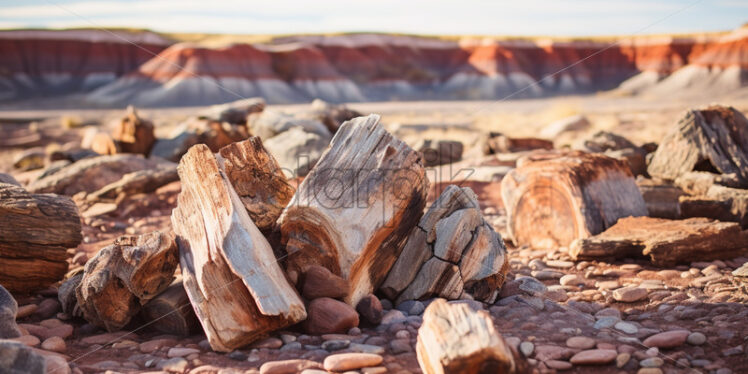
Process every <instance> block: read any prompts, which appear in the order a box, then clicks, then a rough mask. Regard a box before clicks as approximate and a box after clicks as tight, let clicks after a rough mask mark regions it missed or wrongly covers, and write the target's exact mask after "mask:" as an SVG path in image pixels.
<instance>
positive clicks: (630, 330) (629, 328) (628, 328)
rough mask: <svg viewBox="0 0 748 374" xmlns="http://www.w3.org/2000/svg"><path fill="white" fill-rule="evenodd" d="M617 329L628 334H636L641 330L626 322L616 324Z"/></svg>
mask: <svg viewBox="0 0 748 374" xmlns="http://www.w3.org/2000/svg"><path fill="white" fill-rule="evenodd" d="M615 328H616V330H618V331H622V332H624V333H626V334H636V333H637V332H638V331H639V329H638V328H637V327H636V326H635V325H633V324H631V323H628V322H624V321H621V322H618V323H616V324H615Z"/></svg>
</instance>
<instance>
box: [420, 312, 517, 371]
mask: <svg viewBox="0 0 748 374" xmlns="http://www.w3.org/2000/svg"><path fill="white" fill-rule="evenodd" d="M416 354H417V355H418V364H419V365H420V366H421V370H423V372H424V373H426V374H449V373H460V374H471V373H505V374H520V373H529V365H528V363H527V361H526V360H525V359H524V358H522V357H521V356H520V355H519V353H518V352H516V351H515V350H514V349H513V348H512V347H511V346H510V345H509V344H507V343H506V341H504V338H503V337H502V336H501V334H499V332H498V331H497V330H496V327H495V326H494V324H493V321H492V320H491V317H490V316H489V314H488V313H487V312H485V311H482V310H481V311H478V312H476V311H474V310H472V309H470V307H469V306H468V305H467V304H449V303H447V302H446V301H445V300H444V299H437V300H434V301H433V302H432V303H431V304H429V306H428V308H426V312H425V313H424V314H423V324H422V325H421V327H420V328H419V329H418V343H416Z"/></svg>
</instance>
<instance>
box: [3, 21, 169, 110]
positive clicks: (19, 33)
mask: <svg viewBox="0 0 748 374" xmlns="http://www.w3.org/2000/svg"><path fill="white" fill-rule="evenodd" d="M171 43H172V42H171V41H169V40H167V39H166V38H163V37H161V36H160V35H158V34H155V33H152V32H125V31H98V30H61V31H51V30H13V31H3V32H0V100H6V99H13V98H23V97H28V96H38V95H48V94H60V93H69V92H74V91H88V90H91V89H94V88H96V87H99V86H102V85H104V84H107V83H111V82H113V81H115V80H116V79H117V78H119V77H121V76H123V75H125V74H127V73H129V72H131V71H133V70H135V69H137V68H138V67H139V66H140V65H141V64H143V63H144V62H146V61H148V60H150V59H151V58H153V56H155V55H157V54H158V53H159V52H161V51H162V50H163V49H164V48H166V47H167V46H168V45H170V44H171Z"/></svg>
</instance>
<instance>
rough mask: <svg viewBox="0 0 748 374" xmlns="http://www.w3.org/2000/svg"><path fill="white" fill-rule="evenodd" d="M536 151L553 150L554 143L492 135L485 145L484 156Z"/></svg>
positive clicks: (536, 139) (497, 134)
mask: <svg viewBox="0 0 748 374" xmlns="http://www.w3.org/2000/svg"><path fill="white" fill-rule="evenodd" d="M536 149H545V150H550V149H553V142H552V141H550V140H545V139H539V138H510V137H508V136H506V135H504V134H499V133H490V134H489V135H488V137H487V138H486V140H485V142H484V143H483V154H486V155H492V154H496V153H515V152H524V151H532V150H536Z"/></svg>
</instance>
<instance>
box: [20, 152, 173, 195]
mask: <svg viewBox="0 0 748 374" xmlns="http://www.w3.org/2000/svg"><path fill="white" fill-rule="evenodd" d="M160 164H161V161H157V160H150V159H146V158H143V156H140V155H132V154H119V155H110V156H98V157H90V158H85V159H83V160H80V161H78V162H75V163H73V164H70V165H68V166H65V167H64V168H62V169H61V170H60V171H58V172H56V173H54V174H52V175H50V176H47V177H44V178H41V179H39V180H36V181H34V182H33V183H31V184H30V185H29V186H28V190H29V191H30V192H33V193H48V192H52V193H57V194H60V195H74V194H76V193H78V192H81V191H85V192H89V193H90V192H94V191H97V190H99V189H101V188H103V187H104V186H106V185H108V184H110V183H114V182H117V181H119V180H120V179H122V177H123V176H124V175H125V174H128V173H132V172H135V171H139V170H145V169H155V168H157V167H159V165H160Z"/></svg>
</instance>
